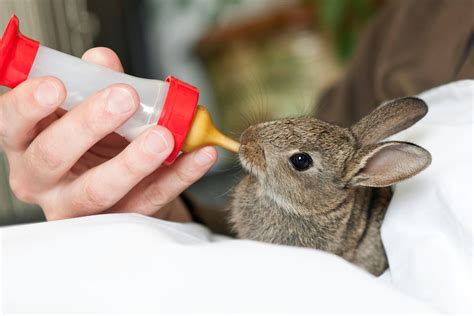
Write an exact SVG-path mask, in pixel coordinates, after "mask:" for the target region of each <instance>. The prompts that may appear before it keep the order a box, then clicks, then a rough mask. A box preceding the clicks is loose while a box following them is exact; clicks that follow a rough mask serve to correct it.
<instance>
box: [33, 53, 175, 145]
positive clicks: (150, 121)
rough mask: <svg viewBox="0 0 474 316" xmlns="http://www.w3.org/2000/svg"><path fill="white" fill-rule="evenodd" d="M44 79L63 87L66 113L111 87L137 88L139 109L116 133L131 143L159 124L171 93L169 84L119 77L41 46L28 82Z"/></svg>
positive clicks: (120, 74) (121, 74)
mask: <svg viewBox="0 0 474 316" xmlns="http://www.w3.org/2000/svg"><path fill="white" fill-rule="evenodd" d="M42 76H54V77H57V78H59V79H61V81H62V82H63V83H64V85H65V87H66V90H67V97H66V100H65V102H64V103H63V105H62V108H64V109H65V110H70V109H72V108H73V107H74V106H75V105H77V104H79V103H81V102H82V101H83V100H84V99H85V98H87V97H89V96H91V95H93V94H94V93H96V92H97V91H99V90H102V89H104V88H106V87H108V86H110V85H111V84H114V83H118V82H120V83H126V84H129V85H131V86H132V87H134V88H135V90H136V91H137V93H138V95H139V96H140V107H139V108H138V110H137V112H136V113H135V114H134V115H133V116H132V117H131V118H130V119H129V120H128V121H127V122H126V123H125V124H124V125H122V126H121V127H120V128H119V129H118V130H117V131H116V132H117V133H118V134H120V135H122V136H123V137H125V138H127V139H128V140H133V139H134V138H136V137H137V136H138V134H140V132H142V131H143V129H144V128H146V127H147V126H150V125H155V124H156V123H157V122H158V120H159V118H160V114H161V110H162V108H163V105H164V103H165V98H166V96H167V94H168V89H169V83H167V82H163V81H160V80H151V79H143V78H137V77H133V76H130V75H127V74H124V73H119V72H116V71H113V70H110V69H108V68H105V67H102V66H99V65H95V64H91V63H88V62H84V61H83V60H81V59H79V58H76V57H73V56H71V55H67V54H64V53H61V52H59V51H56V50H54V49H51V48H48V47H44V46H41V45H40V46H39V47H38V51H37V53H36V58H35V60H34V62H33V65H32V67H31V70H30V73H29V75H28V78H34V77H42Z"/></svg>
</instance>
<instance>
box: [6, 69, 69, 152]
mask: <svg viewBox="0 0 474 316" xmlns="http://www.w3.org/2000/svg"><path fill="white" fill-rule="evenodd" d="M65 98H66V89H65V87H64V85H63V84H62V82H61V81H60V80H58V79H56V78H54V77H41V78H34V79H29V80H27V81H25V82H23V83H21V84H20V85H19V86H18V87H16V88H15V89H13V90H10V91H8V92H7V93H5V94H3V95H1V96H0V140H1V142H2V144H3V146H4V147H6V149H7V150H9V149H10V150H17V151H22V150H24V149H25V148H26V147H27V145H28V144H29V143H30V142H31V140H32V139H33V138H34V137H35V136H36V133H37V129H36V126H37V124H38V122H39V121H41V120H42V119H44V118H45V117H47V116H48V115H50V114H51V113H53V112H54V111H55V110H56V109H57V108H58V106H59V105H60V104H61V103H62V102H63V101H64V99H65Z"/></svg>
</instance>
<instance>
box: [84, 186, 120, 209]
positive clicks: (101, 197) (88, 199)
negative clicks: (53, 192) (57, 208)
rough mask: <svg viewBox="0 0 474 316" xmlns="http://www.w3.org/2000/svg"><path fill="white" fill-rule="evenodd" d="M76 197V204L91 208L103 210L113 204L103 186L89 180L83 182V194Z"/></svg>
mask: <svg viewBox="0 0 474 316" xmlns="http://www.w3.org/2000/svg"><path fill="white" fill-rule="evenodd" d="M77 199H78V200H79V201H77V203H76V206H79V207H89V208H93V209H101V210H103V209H106V208H108V207H110V206H112V204H113V201H112V199H111V195H110V194H107V192H106V190H105V189H104V188H100V187H98V186H96V185H93V184H92V182H91V181H88V182H86V183H85V185H84V189H83V194H81V195H79V196H78V197H77Z"/></svg>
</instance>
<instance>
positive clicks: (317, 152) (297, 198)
mask: <svg viewBox="0 0 474 316" xmlns="http://www.w3.org/2000/svg"><path fill="white" fill-rule="evenodd" d="M427 112H428V107H427V106H426V104H425V103H424V102H423V101H422V100H420V99H417V98H413V97H406V98H401V99H397V100H394V101H391V102H388V103H385V104H382V105H381V106H380V107H378V108H377V109H375V110H374V111H373V112H372V113H370V114H369V115H368V116H366V117H365V118H363V119H362V120H361V121H359V122H358V123H356V124H355V125H353V126H352V127H350V128H342V127H340V126H336V125H332V124H329V123H325V122H322V121H319V120H317V119H315V118H296V119H283V120H277V121H271V122H265V123H261V124H258V125H253V126H250V127H249V128H247V129H246V130H245V131H244V132H243V133H242V136H241V139H240V141H241V147H240V151H239V159H240V162H241V164H242V166H243V167H244V168H245V169H246V170H247V171H248V173H249V174H248V175H246V176H245V177H244V178H243V179H242V180H241V182H240V183H239V184H238V185H237V187H236V189H235V191H234V194H233V200H232V204H231V216H230V222H231V224H232V226H233V228H234V230H235V231H236V233H237V236H238V237H239V238H246V239H254V240H259V241H263V242H270V243H277V244H282V245H291V246H301V247H310V248H316V249H321V250H324V251H328V252H332V253H334V254H336V255H339V256H341V257H343V258H345V259H346V260H348V261H350V262H353V263H354V264H356V265H358V266H360V267H363V268H365V269H366V270H368V271H369V272H370V273H372V274H374V275H380V274H382V272H383V271H384V270H385V269H386V268H387V266H388V264H387V258H386V255H385V250H384V247H383V244H382V240H381V236H380V226H381V224H382V221H383V218H384V216H385V212H386V210H387V206H388V204H389V202H390V199H391V196H392V191H391V189H390V187H389V186H390V185H392V184H395V183H397V182H399V181H402V180H404V179H407V178H410V177H412V176H414V175H416V174H417V173H419V172H420V171H422V170H423V169H425V168H426V167H428V165H429V164H430V163H431V155H430V153H429V152H428V151H426V150H425V149H423V148H421V147H419V146H417V145H415V144H411V143H406V142H395V141H389V142H380V141H381V140H383V139H385V138H386V137H388V136H391V135H393V134H395V133H397V132H399V131H401V130H404V129H406V128H408V127H410V126H411V125H413V124H414V123H416V122H417V121H418V120H420V119H421V118H422V117H423V116H425V115H426V113H427Z"/></svg>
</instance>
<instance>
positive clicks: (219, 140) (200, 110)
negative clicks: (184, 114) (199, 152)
mask: <svg viewBox="0 0 474 316" xmlns="http://www.w3.org/2000/svg"><path fill="white" fill-rule="evenodd" d="M206 145H217V146H220V147H222V148H225V149H227V150H229V151H232V152H235V153H236V152H238V151H239V147H240V144H239V143H238V142H236V141H235V140H233V139H230V138H229V137H227V136H225V135H224V134H222V133H221V132H220V131H219V130H218V129H217V128H216V127H215V126H214V123H213V122H212V118H211V115H210V114H209V112H208V111H207V109H206V108H205V107H203V106H200V105H198V107H197V109H196V114H195V115H194V119H193V123H192V125H191V129H190V130H189V133H188V136H187V137H186V140H185V141H184V144H183V147H182V148H181V149H182V150H183V151H184V152H190V151H192V150H194V149H196V148H199V147H203V146H206Z"/></svg>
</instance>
